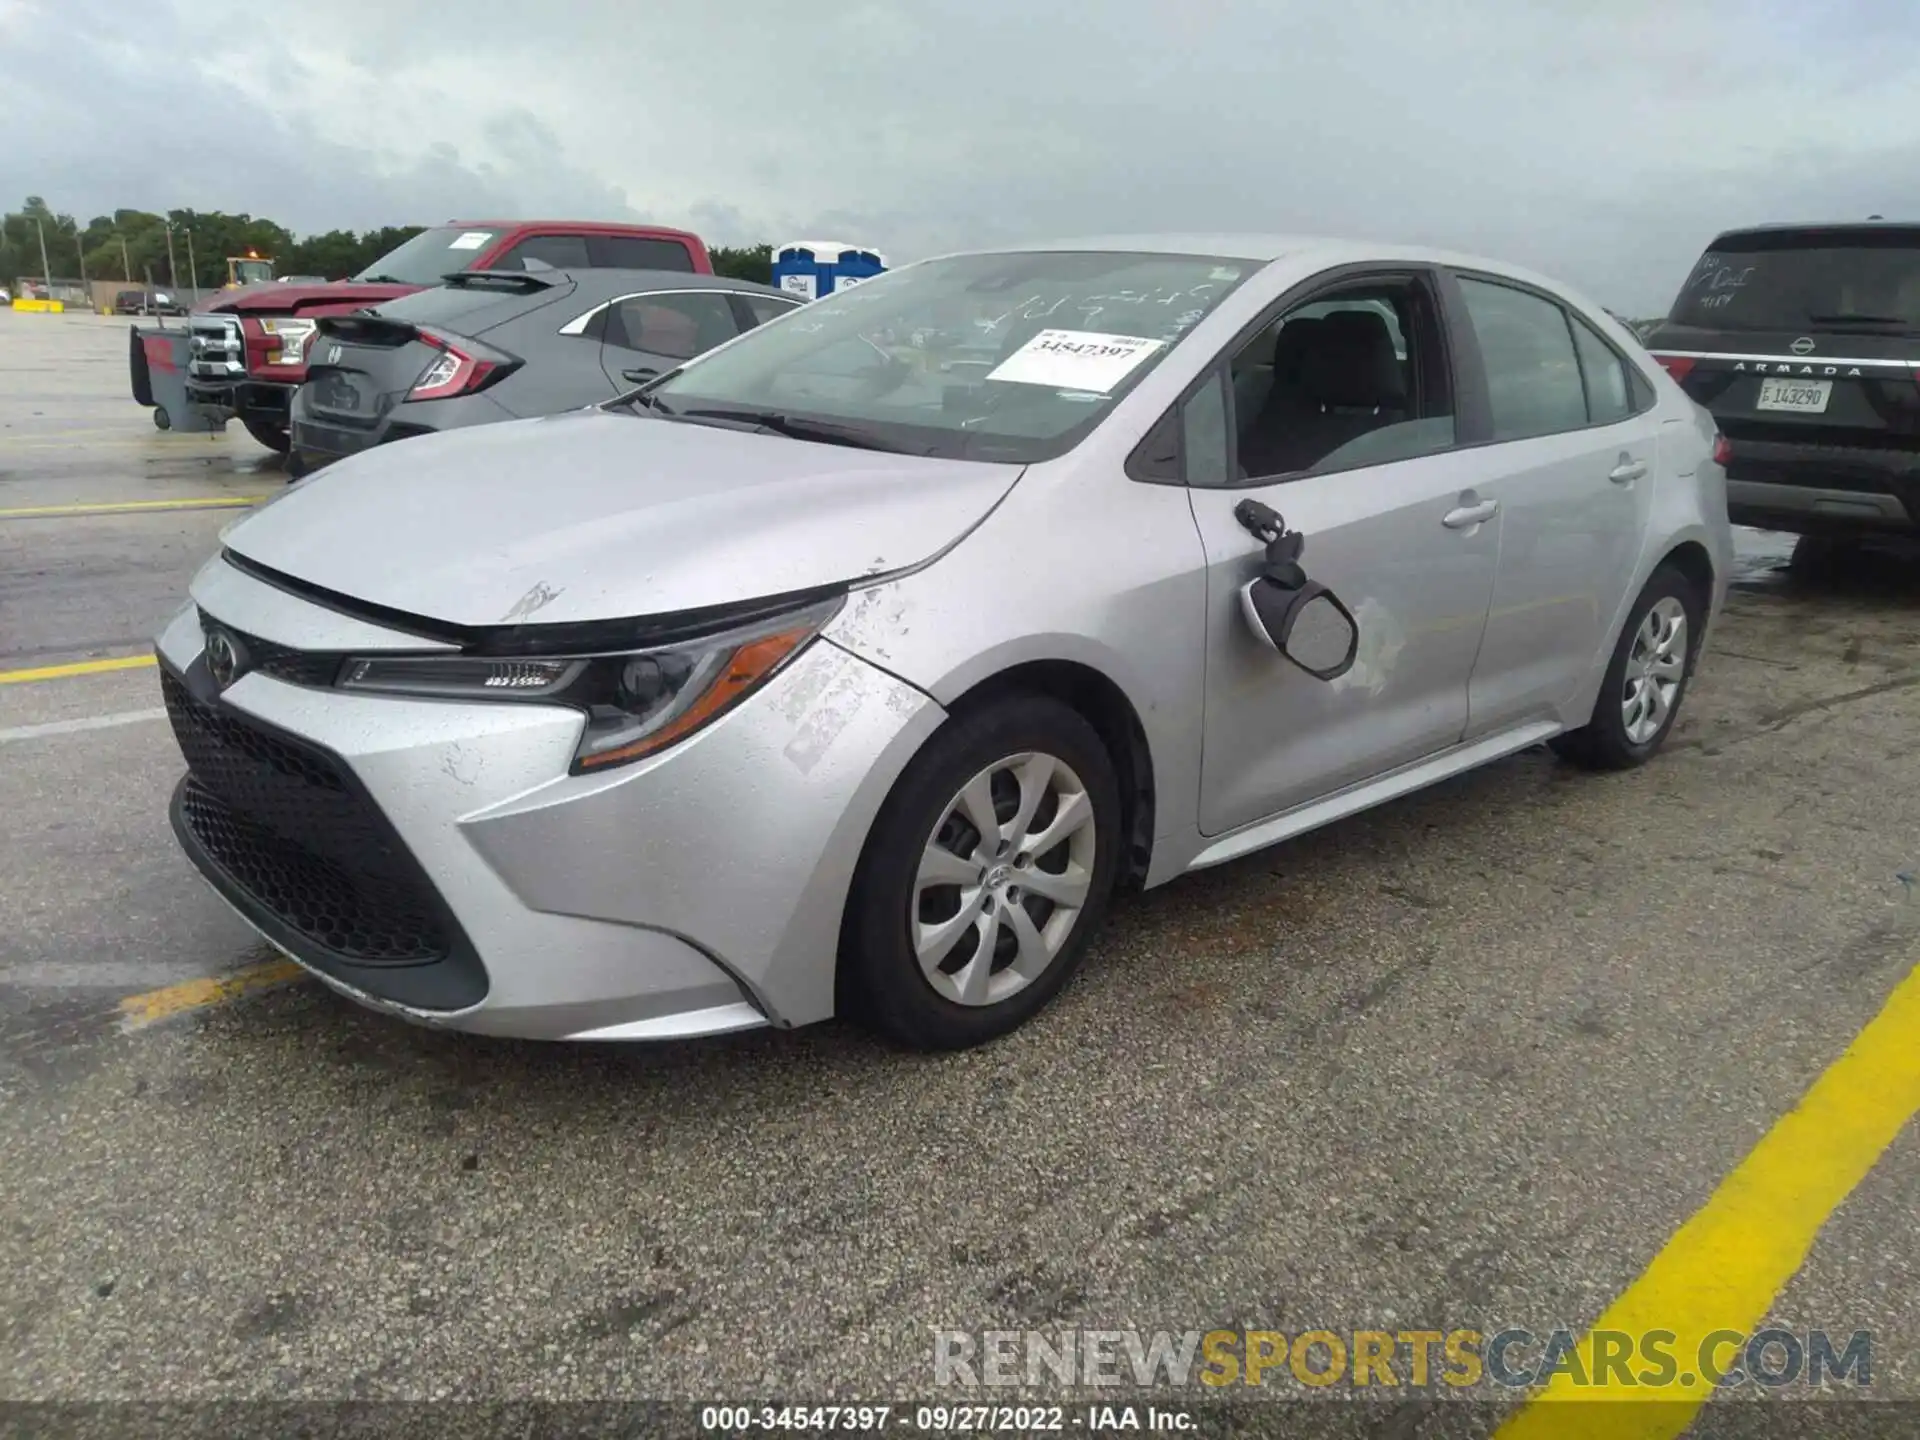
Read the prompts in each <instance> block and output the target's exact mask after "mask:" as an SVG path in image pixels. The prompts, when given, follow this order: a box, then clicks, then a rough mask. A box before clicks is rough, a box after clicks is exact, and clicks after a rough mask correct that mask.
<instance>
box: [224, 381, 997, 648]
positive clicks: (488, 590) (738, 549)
mask: <svg viewBox="0 0 1920 1440" xmlns="http://www.w3.org/2000/svg"><path fill="white" fill-rule="evenodd" d="M1020 473H1021V472H1020V467H1018V466H1012V465H993V464H986V463H984V462H979V461H967V460H935V459H928V458H925V457H920V456H908V455H888V454H881V453H877V452H874V451H870V450H854V449H849V448H847V447H845V446H835V445H825V444H818V443H815V442H812V441H804V440H793V439H788V438H785V437H782V436H777V435H768V434H765V433H762V432H756V431H741V430H732V429H718V428H715V427H712V426H707V425H695V424H685V423H677V422H673V421H667V420H658V419H652V418H636V417H630V416H625V415H620V414H615V413H611V412H608V411H602V410H597V409H590V410H576V411H570V412H567V413H565V414H561V415H553V416H547V417H545V418H542V419H538V420H517V421H506V422H503V423H501V424H495V425H482V426H474V427H471V428H468V429H464V430H454V431H449V432H446V433H444V434H440V435H427V436H420V437H417V438H414V439H408V440H402V441H398V442H395V443H393V444H389V445H382V446H378V447H376V448H374V449H372V450H367V451H363V452H361V453H360V454H358V455H354V456H349V457H348V458H346V459H343V460H339V461H336V462H335V463H333V464H332V465H329V466H328V467H327V468H326V469H325V470H323V471H321V472H320V473H318V474H316V475H314V476H312V477H310V478H308V479H306V480H303V481H301V482H299V483H298V484H296V485H294V486H292V487H291V488H289V489H288V490H287V491H285V492H284V493H283V494H281V495H279V496H276V497H275V498H274V499H272V500H270V501H268V502H267V503H266V504H265V505H263V506H261V507H260V508H259V509H258V510H256V511H254V512H253V513H251V514H249V515H248V516H247V517H246V518H245V519H243V520H241V521H240V522H239V523H238V524H237V525H235V526H234V527H233V528H232V529H230V530H229V531H228V532H227V533H226V537H225V543H226V545H227V546H228V548H230V549H232V550H233V551H235V552H237V553H238V554H239V555H241V556H243V557H245V558H246V559H249V560H252V561H255V562H256V563H258V564H261V565H264V566H267V567H269V568H271V569H274V570H277V571H280V572H281V573H282V574H285V575H289V576H292V577H294V578H295V579H298V580H303V581H306V582H307V583H309V584H312V585H317V586H320V587H322V588H324V589H327V590H332V591H335V592H338V593H340V594H344V595H347V596H350V597H352V598H354V599H356V600H360V601H363V602H371V603H374V604H377V605H384V606H388V607H390V608H392V609H395V610H400V611H404V612H406V613H407V614H410V615H415V616H419V617H422V618H425V619H433V620H439V621H443V622H446V623H449V624H455V625H471V626H480V625H500V624H513V623H525V624H535V625H538V624H559V623H568V622H577V621H587V620H614V619H626V618H630V617H641V616H656V615H666V614H671V613H674V612H676V611H681V610H692V609H698V608H700V607H703V606H708V605H724V604H729V603H733V602H737V601H745V600H755V599H760V598H763V597H765V596H770V595H781V594H787V593H789V592H793V591H799V590H806V589H810V588H812V587H815V586H820V585H832V584H838V583H841V582H845V581H850V580H855V579H859V578H862V577H866V576H871V575H879V574H885V573H887V572H889V571H893V570H899V569H904V568H906V567H909V566H912V565H916V564H918V563H920V562H921V561H923V560H926V559H928V558H930V557H932V556H933V555H936V554H938V553H939V552H940V551H941V550H942V549H944V548H945V547H947V546H948V545H950V544H952V543H953V542H954V541H955V540H957V539H959V538H960V537H961V536H962V535H964V534H966V532H967V531H968V530H969V529H971V528H972V527H973V526H974V525H975V524H977V523H978V522H979V521H980V520H981V518H982V517H984V516H985V515H986V514H987V513H988V512H989V511H990V510H992V508H993V507H994V505H995V503H996V502H998V501H999V499H1000V498H1001V497H1002V496H1003V495H1005V494H1006V493H1007V491H1008V490H1010V489H1011V488H1012V486H1013V484H1014V482H1015V481H1016V480H1018V479H1019V477H1020Z"/></svg>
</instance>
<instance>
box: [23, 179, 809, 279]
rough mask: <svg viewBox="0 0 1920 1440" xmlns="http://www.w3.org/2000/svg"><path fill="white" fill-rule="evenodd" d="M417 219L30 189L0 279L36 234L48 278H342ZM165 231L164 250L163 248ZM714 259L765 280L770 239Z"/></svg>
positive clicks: (30, 262)
mask: <svg viewBox="0 0 1920 1440" xmlns="http://www.w3.org/2000/svg"><path fill="white" fill-rule="evenodd" d="M424 228H425V227H424V226H420V225H384V226H382V227H380V228H379V229H377V230H366V231H361V232H358V233H356V232H354V231H352V230H328V231H326V232H324V233H322V234H318V235H307V236H304V237H296V236H295V235H294V234H293V232H292V231H290V230H289V229H287V227H286V226H284V225H281V224H279V223H278V222H276V221H273V220H266V219H260V218H257V217H255V216H252V215H244V214H243V215H228V214H225V213H223V212H221V211H218V210H201V211H196V210H169V211H168V212H167V213H166V214H164V215H158V214H154V213H153V212H151V211H147V210H115V211H114V212H113V213H112V214H111V215H96V216H94V217H93V219H91V220H89V221H87V222H86V223H85V224H84V225H83V224H81V223H80V221H79V219H78V218H77V217H75V216H72V215H58V214H55V213H54V212H53V210H52V209H51V208H50V207H49V206H48V205H47V202H46V201H45V200H44V199H42V198H41V197H40V196H38V195H29V196H28V197H27V201H26V204H24V205H23V206H21V208H20V209H19V210H16V211H9V212H8V213H7V214H6V215H5V217H4V218H0V285H4V286H7V287H8V288H10V289H11V288H14V287H15V286H16V285H17V283H18V282H19V281H20V280H22V279H31V280H37V279H40V278H41V276H42V273H43V271H42V261H41V253H40V242H41V237H42V236H43V235H44V236H45V239H46V260H45V269H46V270H50V271H51V272H52V278H53V279H55V280H78V279H80V278H81V273H82V270H83V269H84V271H85V278H87V279H88V280H122V281H126V282H127V283H129V284H132V285H144V284H147V283H149V282H151V283H152V284H154V285H155V286H157V287H159V288H161V289H169V288H172V289H179V290H191V289H192V288H193V287H194V286H195V285H197V286H198V287H199V288H200V289H201V290H202V291H206V290H215V289H218V288H219V287H220V286H222V285H224V284H225V283H226V280H227V257H228V256H232V255H246V254H248V253H249V252H252V253H254V254H258V255H260V256H262V257H263V258H267V259H271V260H272V261H273V262H274V273H275V274H276V275H318V276H319V277H321V278H322V279H324V280H345V279H347V278H348V277H349V276H352V275H357V274H358V273H360V272H361V271H362V270H365V269H366V268H367V267H368V266H370V265H372V264H373V262H374V261H376V260H378V259H379V258H380V257H381V256H382V255H385V254H386V253H387V252H388V251H389V250H391V249H393V248H394V247H395V246H396V245H398V244H400V243H401V242H402V241H404V240H408V239H411V238H412V237H413V236H415V235H417V234H419V233H420V231H421V230H422V229H424ZM169 241H171V253H169ZM709 253H710V254H711V255H712V257H713V268H714V269H715V270H716V271H717V272H719V273H720V274H722V275H728V276H731V277H733V278H735V279H740V280H757V281H759V282H760V283H761V284H763V285H764V284H766V283H768V281H769V280H770V279H771V276H772V264H773V247H772V246H770V245H749V246H739V247H727V246H714V247H711V248H710V251H709Z"/></svg>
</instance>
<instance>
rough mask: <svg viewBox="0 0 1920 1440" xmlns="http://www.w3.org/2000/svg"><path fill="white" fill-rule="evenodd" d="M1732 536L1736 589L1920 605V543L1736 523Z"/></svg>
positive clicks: (1751, 591)
mask: <svg viewBox="0 0 1920 1440" xmlns="http://www.w3.org/2000/svg"><path fill="white" fill-rule="evenodd" d="M1733 537H1734V573H1733V586H1734V588H1735V589H1736V590H1744V591H1747V592H1749V593H1751V594H1763V595H1764V594H1789V593H1794V594H1805V595H1809V596H1824V597H1829V598H1837V597H1841V596H1849V597H1855V598H1858V599H1863V600H1870V601H1881V602H1885V601H1898V602H1904V603H1906V604H1920V542H1916V541H1912V540H1901V539H1893V538H1887V539H1879V538H1874V539H1868V540H1859V541H1839V542H1836V541H1831V540H1821V539H1818V538H1812V537H1802V536H1798V535H1783V534H1780V533H1778V532H1775V531H1771V530H1749V529H1746V528H1744V527H1742V526H1737V525H1736V526H1735V527H1734V531H1733Z"/></svg>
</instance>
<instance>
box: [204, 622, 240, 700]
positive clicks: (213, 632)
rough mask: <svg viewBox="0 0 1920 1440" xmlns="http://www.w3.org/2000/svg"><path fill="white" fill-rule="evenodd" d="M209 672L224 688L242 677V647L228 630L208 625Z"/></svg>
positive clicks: (217, 683) (216, 682)
mask: <svg viewBox="0 0 1920 1440" xmlns="http://www.w3.org/2000/svg"><path fill="white" fill-rule="evenodd" d="M207 674H209V675H211V676H212V677H213V683H214V684H215V685H218V686H219V687H220V688H221V689H222V690H224V689H226V688H227V687H228V686H229V685H231V684H233V682H234V681H235V680H237V679H239V677H240V647H239V646H238V645H236V644H235V643H234V639H233V637H232V636H231V635H229V634H228V633H227V632H226V631H224V630H222V629H220V628H218V627H217V626H213V625H209V626H208V627H207Z"/></svg>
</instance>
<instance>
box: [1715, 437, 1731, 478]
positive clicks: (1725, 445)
mask: <svg viewBox="0 0 1920 1440" xmlns="http://www.w3.org/2000/svg"><path fill="white" fill-rule="evenodd" d="M1732 459H1733V442H1732V441H1731V440H1729V439H1727V437H1726V436H1724V435H1721V434H1719V433H1717V432H1716V433H1715V435H1714V437H1713V463H1714V464H1716V465H1718V466H1719V467H1720V468H1721V469H1723V470H1724V469H1726V467H1727V465H1728V464H1729V463H1730V462H1731V461H1732Z"/></svg>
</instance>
